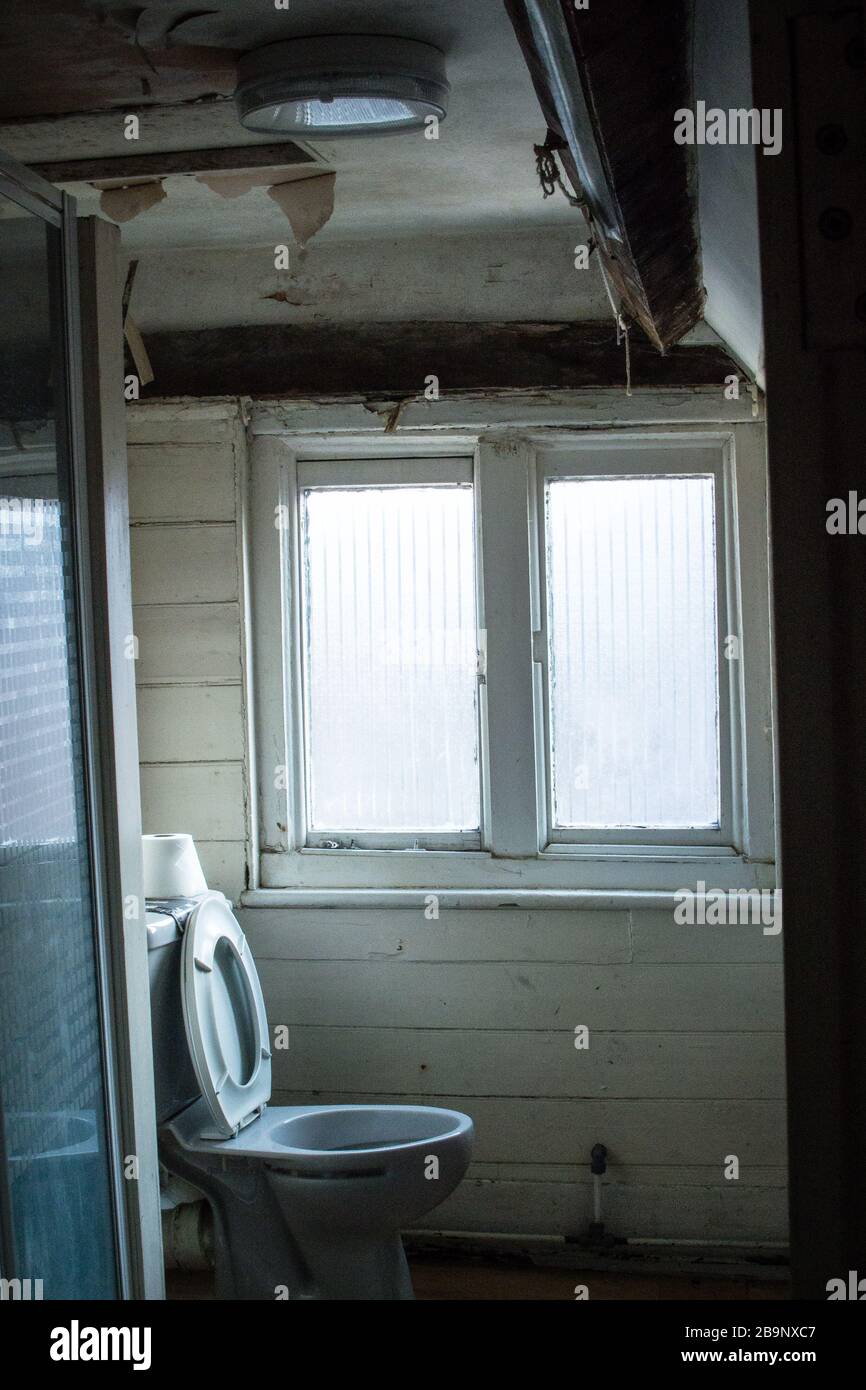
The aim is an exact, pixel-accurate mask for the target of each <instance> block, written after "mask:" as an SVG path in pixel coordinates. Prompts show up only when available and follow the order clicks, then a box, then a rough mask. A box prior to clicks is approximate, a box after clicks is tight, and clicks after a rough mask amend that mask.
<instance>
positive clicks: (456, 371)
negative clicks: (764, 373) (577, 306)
mask: <svg viewBox="0 0 866 1390" xmlns="http://www.w3.org/2000/svg"><path fill="white" fill-rule="evenodd" d="M147 347H148V352H149V354H150V358H151V361H152V363H153V372H154V382H153V385H152V387H151V388H150V389H149V390H148V392H147V393H146V394H147V395H148V396H150V395H154V396H222V395H233V396H237V395H244V396H254V397H260V398H270V397H276V396H288V395H293V394H307V395H309V394H311V393H312V394H316V393H324V394H341V393H342V394H346V393H348V394H351V393H358V392H362V393H363V392H367V393H371V392H375V393H381V394H392V393H393V394H395V395H398V396H400V395H403V396H407V397H411V396H414V395H423V393H424V389H425V382H426V379H427V378H428V377H429V375H430V374H431V373H432V374H434V375H437V376H438V378H439V385H440V389H441V390H442V391H443V392H448V391H455V390H494V389H505V388H507V389H522V388H540V389H543V388H549V389H560V390H567V389H578V388H581V387H610V386H616V385H617V383H621V384H622V387H623V396H625V385H626V364H625V356H624V353H623V350H622V347H618V346H617V343H616V335H615V333H614V332H613V327H612V325H611V323H610V322H608V321H604V322H602V323H438V322H436V323H434V322H428V321H423V322H413V323H387V324H369V325H355V326H351V327H350V326H348V325H335V326H330V327H328V326H323V325H320V324H315V325H313V326H301V325H290V324H287V325H285V326H282V325H276V324H270V325H261V324H260V325H256V326H255V327H242V326H239V327H232V328H210V329H199V330H195V331H191V332H177V333H171V332H169V333H165V332H163V333H148V334H147ZM732 372H736V367H735V366H734V364H733V363H732V362H731V359H730V358H729V357H728V356H727V354H726V353H725V352H724V351H723V350H722V349H721V348H719V347H716V346H714V345H706V344H701V345H696V346H689V347H677V348H674V349H672V350H671V352H670V353H668V354H667V355H666V356H664V357H662V356H660V355H659V353H658V352H657V351H656V350H655V349H654V347H653V346H652V345H651V344H650V343H648V342H647V340H646V339H645V338H644V337H643V336H642V335H640V334H636V335H635V340H634V341H633V343H632V353H631V375H632V382H633V384H634V386H635V388H639V387H646V386H660V387H665V386H668V387H669V386H681V387H690V386H706V385H718V388H719V397H720V398H721V397H722V395H723V389H724V381H725V377H726V376H728V375H729V374H730V373H732Z"/></svg>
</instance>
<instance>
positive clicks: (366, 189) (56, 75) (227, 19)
mask: <svg viewBox="0 0 866 1390" xmlns="http://www.w3.org/2000/svg"><path fill="white" fill-rule="evenodd" d="M205 9H206V10H207V13H201V11H199V12H198V13H195V12H193V10H192V7H191V6H190V5H189V4H187V5H183V4H177V3H173V4H172V3H162V4H152V5H145V6H134V5H129V4H125V3H117V4H114V3H111V2H110V0H107V2H106V3H101V4H96V3H93V4H87V3H85V0H36V3H35V4H34V3H33V0H30V3H29V4H27V5H25V4H23V3H21V0H11V3H10V4H9V6H8V9H7V8H4V10H3V13H2V16H0V25H2V27H3V32H4V45H3V48H2V49H0V78H2V82H0V90H2V94H3V95H2V100H0V122H2V120H3V118H5V119H6V120H7V121H8V120H9V118H10V117H12V116H13V115H14V116H15V117H16V119H15V121H14V123H13V124H11V125H10V124H6V125H5V126H3V125H2V124H0V145H2V146H3V147H4V148H6V149H8V151H9V153H11V154H13V155H14V156H15V157H16V158H18V159H20V160H21V161H22V162H24V163H28V164H32V165H37V166H46V165H51V164H54V163H56V162H59V161H63V162H68V161H70V160H80V159H85V158H86V159H90V160H107V159H112V158H117V159H119V158H123V157H127V158H128V157H129V156H130V155H131V154H132V153H133V152H134V153H135V154H136V155H146V154H149V153H155V152H159V151H162V152H170V151H173V152H178V151H185V150H207V149H211V150H213V149H230V150H239V151H240V152H241V154H240V155H239V156H238V160H237V162H236V163H235V167H234V171H233V172H236V171H238V170H242V169H243V159H242V152H243V150H244V149H245V148H254V147H255V146H256V145H258V144H265V143H268V141H269V140H271V139H272V137H268V136H261V137H257V136H255V135H252V134H251V133H249V132H247V131H245V130H244V129H243V128H242V127H241V125H240V123H239V121H238V118H237V115H236V113H235V109H234V104H233V102H232V101H231V100H230V98H229V95H228V94H229V93H230V92H231V90H232V88H233V62H234V57H235V55H236V54H237V52H238V51H240V50H243V49H248V48H250V47H255V46H257V45H259V44H262V43H267V42H270V41H273V40H274V39H277V38H281V37H291V36H292V35H299V34H305V33H323V32H331V33H338V32H357V33H377V32H378V33H399V34H401V35H404V36H406V37H408V38H418V39H422V40H425V41H427V42H432V43H434V44H436V45H437V46H439V47H440V48H442V49H443V50H444V52H445V53H446V57H447V66H448V76H449V80H450V82H451V85H452V99H451V107H450V110H449V114H448V117H447V119H446V121H445V122H444V123H443V125H442V129H441V133H440V138H439V139H438V140H427V139H425V138H424V135H423V133H420V132H419V133H416V134H414V135H403V136H397V137H388V136H385V137H379V138H374V139H369V138H367V139H362V140H355V139H342V140H339V141H330V142H324V141H323V142H317V144H316V146H315V148H314V149H312V151H310V153H311V154H312V156H313V158H314V159H315V161H316V167H315V169H314V170H309V169H307V170H302V171H301V172H300V173H299V174H297V175H296V177H306V176H308V175H309V174H310V173H317V174H321V173H323V172H326V171H327V172H329V173H333V174H335V175H336V188H335V200H334V214H333V218H332V219H331V220H330V225H329V226H328V228H327V236H328V237H329V238H330V239H331V240H336V239H341V240H343V241H349V240H351V241H357V240H360V239H363V238H366V237H381V236H388V237H403V236H425V235H458V234H461V233H471V232H473V231H475V230H481V229H484V230H489V231H490V232H494V231H496V230H497V229H503V230H504V229H506V228H510V229H515V228H519V227H527V228H529V227H538V228H542V227H550V226H560V227H564V226H569V225H571V226H575V225H576V226H577V227H578V228H579V229H580V228H581V227H582V223H581V219H580V218H579V215H578V216H576V214H575V211H574V209H572V208H569V206H568V204H567V203H566V202H565V200H564V199H556V200H553V199H550V200H546V201H545V200H544V199H543V198H542V196H541V192H540V189H539V184H538V179H537V176H536V171H535V163H534V157H533V150H532V147H533V144H534V142H536V141H537V140H539V139H540V138H541V137H542V135H543V121H542V118H541V114H540V112H539V109H538V103H537V101H536V99H535V94H534V92H533V88H532V82H531V80H530V77H529V74H528V72H527V71H526V67H525V64H524V62H523V59H522V55H521V53H520V49H519V46H518V45H517V43H516V41H515V38H514V34H513V32H512V30H511V26H510V24H509V22H508V18H507V16H506V14H505V11H504V7H503V5H502V3H501V0H477V3H474V4H472V5H467V4H466V3H465V0H387V2H386V3H382V0H379V3H376V0H330V3H327V4H325V3H322V0H291V4H290V7H289V8H288V10H279V11H278V10H276V9H275V8H274V6H273V4H271V3H268V4H264V3H262V4H257V5H250V3H249V0H216V3H212V4H211V5H210V6H205V5H202V6H201V10H205ZM9 11H12V13H11V14H10V13H9ZM18 11H20V16H19V14H18V13H16V12H18ZM40 12H41V15H42V18H41V19H39V18H38V15H39V14H40ZM75 13H77V16H78V24H77V26H76V24H75V23H74V22H73V14H75ZM55 15H57V16H59V17H62V23H60V24H59V27H57V28H55V25H54V17H55ZM28 16H29V18H28ZM10 20H12V21H13V23H12V25H11V26H10V24H9V21H10ZM10 27H11V28H12V29H14V31H15V33H14V35H13V36H12V37H11V38H10V39H9V41H8V42H7V41H5V39H6V31H7V29H8V28H10ZM46 32H49V33H50V34H51V38H50V39H49V40H48V46H47V49H46V40H45V33H46ZM40 34H41V37H40ZM151 45H152V46H151ZM94 52H95V53H96V54H97V55H98V60H97V59H96V58H94ZM202 54H204V55H205V57H207V55H208V54H210V55H211V59H212V62H210V63H208V62H205V63H204V65H202V62H201V55H202ZM86 55H89V56H86ZM49 61H50V63H51V67H52V69H53V74H52V81H51V82H50V83H48V84H47V87H49V88H52V87H53V89H54V90H50V91H49V90H45V91H44V92H43V91H42V89H41V88H40V86H39V84H38V83H37V84H36V89H35V91H31V90H30V87H31V84H30V82H29V80H26V79H25V78H24V77H23V76H22V74H25V73H27V72H28V70H29V71H30V72H32V71H34V70H35V69H42V68H44V67H45V66H46V65H47V62H49ZM151 68H155V69H156V72H153V71H151ZM16 71H17V73H18V74H19V76H18V81H17V85H16V80H15V73H16ZM85 78H86V80H87V85H85ZM142 83H145V84H146V85H147V88H148V92H149V95H147V96H145V95H144V92H143V86H142ZM25 89H26V90H25ZM27 92H29V95H27ZM127 112H134V113H136V114H137V115H138V116H139V121H140V131H139V138H138V139H137V140H136V141H135V142H134V143H133V142H131V141H129V140H127V139H126V138H125V135H124V128H123V120H122V116H123V114H126V113H127ZM50 113H55V114H57V113H66V118H65V119H61V120H59V121H56V122H53V123H46V122H45V121H44V119H40V120H33V119H23V120H22V119H21V118H22V117H30V118H32V117H34V116H37V115H38V116H40V117H44V116H46V115H48V114H50ZM73 113H74V114H73ZM294 148H297V147H294ZM290 167H291V166H290ZM100 174H101V176H102V180H104V179H110V178H111V177H112V175H111V171H110V170H108V171H105V170H99V169H97V171H96V175H97V176H95V177H94V179H93V180H92V181H79V182H73V183H66V184H65V186H68V187H69V188H70V191H71V192H73V193H74V194H75V196H76V197H77V199H78V201H79V205H80V210H81V211H82V212H83V213H90V212H93V211H95V210H97V208H98V204H99V197H98V195H95V194H94V190H93V188H92V187H91V186H90V184H91V182H99V181H100V178H99V177H98V176H99V175H100ZM151 177H152V176H151ZM268 186H270V185H268ZM266 187H267V186H265V185H262V186H255V185H254V186H252V188H251V189H250V191H249V193H248V194H246V195H244V196H239V197H237V198H236V199H234V200H233V201H232V204H231V207H230V209H225V210H224V209H222V208H221V207H220V204H219V203H218V201H217V199H216V197H215V196H214V194H213V190H212V188H209V187H207V186H206V185H205V184H203V183H200V182H197V181H196V180H194V179H181V177H180V176H178V175H177V174H173V175H171V176H170V177H169V178H167V179H166V180H165V181H164V191H165V193H166V195H167V196H166V198H165V199H164V200H161V201H160V202H159V205H158V206H157V205H156V204H154V205H153V206H152V207H151V209H150V210H149V211H148V212H147V213H145V214H143V215H142V216H141V217H140V218H134V219H132V220H129V221H128V222H127V224H126V227H125V234H124V244H125V245H126V246H127V247H128V249H129V251H130V253H133V254H140V253H143V252H146V251H147V250H148V249H149V248H160V249H164V248H166V247H178V248H181V247H196V246H197V247H210V246H219V247H229V246H242V245H264V244H266V243H267V242H268V241H276V240H279V239H280V236H281V235H283V236H284V235H285V219H284V217H283V216H281V209H280V202H281V201H282V197H281V198H278V199H276V200H274V199H268V197H267V193H266Z"/></svg>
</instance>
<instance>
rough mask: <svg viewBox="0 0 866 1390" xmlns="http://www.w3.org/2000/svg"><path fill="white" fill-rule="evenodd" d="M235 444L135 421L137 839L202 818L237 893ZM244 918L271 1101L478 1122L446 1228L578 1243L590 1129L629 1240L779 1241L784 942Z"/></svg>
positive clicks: (230, 433)
mask: <svg viewBox="0 0 866 1390" xmlns="http://www.w3.org/2000/svg"><path fill="white" fill-rule="evenodd" d="M221 411H222V417H221ZM243 458H244V453H243V440H242V435H241V432H240V430H239V427H238V424H237V420H236V419H234V418H232V414H231V412H229V413H228V415H226V412H225V411H224V410H222V408H221V407H219V406H210V407H206V408H205V413H204V417H203V418H199V417H197V415H196V412H195V411H194V410H192V411H190V410H187V411H184V410H182V409H180V410H179V411H178V413H177V415H176V416H175V417H174V418H168V417H166V415H165V412H164V408H159V407H157V408H156V409H149V408H147V407H136V409H135V411H134V416H133V423H132V425H131V430H130V467H131V470H132V479H131V505H132V516H133V536H132V540H133V565H134V573H133V584H134V594H135V598H136V631H137V635H138V637H139V640H140V656H139V663H138V664H139V723H140V737H141V749H142V752H141V756H142V787H143V800H144V824H145V830H149V831H153V830H178V829H184V830H189V831H191V832H192V834H193V835H195V837H196V839H197V841H198V843H199V848H200V851H201V853H202V859H203V861H204V863H205V867H206V871H207V873H208V874H209V876H210V882H211V886H213V887H218V888H222V889H223V891H225V892H226V893H227V894H228V895H229V896H230V897H233V898H235V899H236V898H237V897H238V894H239V892H240V891H241V889H242V887H243V883H244V872H245V856H246V843H247V837H248V835H249V825H250V813H249V807H248V804H247V789H248V787H249V777H248V769H247V768H246V766H245V761H244V759H245V745H246V738H245V717H246V716H245V710H246V700H245V688H244V683H243V682H244V661H245V657H244V647H245V630H244V623H243V589H244V574H243V566H242V564H241V563H240V560H239V555H240V550H239V546H238V524H239V518H240V516H241V511H240V510H239V509H238V499H240V498H241V496H242V493H241V491H240V489H239V487H238V483H239V481H240V474H241V472H242V469H243ZM239 915H240V917H241V921H242V924H243V927H244V930H245V932H246V933H247V936H248V938H249V940H250V943H251V945H252V948H253V950H254V952H255V955H256V959H257V961H258V964H259V971H260V974H261V977H262V984H263V988H264V991H265V997H266V1002H267V1007H268V1014H269V1018H270V1022H271V1024H272V1025H276V1024H287V1025H288V1026H289V1028H290V1039H291V1045H290V1048H289V1050H288V1051H282V1052H281V1051H277V1052H275V1054H274V1102H275V1103H277V1104H280V1103H284V1104H285V1103H289V1102H294V1101H302V1102H304V1101H310V1100H318V1101H331V1100H348V1101H353V1102H355V1101H363V1100H371V1099H376V1100H385V1101H390V1102H395V1101H406V1100H420V1101H423V1102H425V1103H442V1104H446V1105H452V1106H455V1107H457V1108H458V1109H462V1110H466V1111H467V1112H468V1113H469V1114H471V1115H472V1116H473V1118H474V1119H475V1122H476V1128H477V1143H476V1150H475V1158H474V1162H473V1165H472V1168H471V1170H470V1175H469V1179H468V1180H467V1182H465V1183H464V1184H463V1185H462V1187H461V1188H460V1189H459V1190H458V1192H457V1193H455V1194H454V1195H453V1196H452V1197H451V1198H450V1199H449V1200H448V1201H447V1202H446V1203H445V1204H444V1206H443V1207H442V1208H441V1209H440V1210H439V1211H438V1212H437V1213H436V1216H435V1224H436V1226H437V1227H438V1228H440V1229H447V1230H471V1229H474V1230H494V1231H506V1232H526V1233H533V1232H547V1233H557V1234H580V1233H582V1232H584V1231H585V1229H586V1225H587V1222H588V1220H589V1218H590V1213H591V1186H590V1183H589V1151H590V1149H591V1148H592V1146H593V1144H595V1143H597V1142H601V1143H604V1144H606V1145H607V1147H608V1149H609V1151H610V1165H611V1166H610V1170H609V1177H608V1180H607V1186H606V1193H605V1196H606V1220H607V1223H608V1227H609V1229H610V1230H611V1231H612V1232H614V1233H615V1234H619V1235H630V1236H662V1237H664V1236H667V1237H684V1238H702V1239H706V1240H710V1241H721V1240H737V1239H739V1240H755V1241H761V1242H766V1241H778V1240H783V1239H784V1238H785V1233H786V1216H785V1189H784V1167H783V1165H784V1162H785V1147H784V1145H785V1139H784V1133H785V1117H784V1104H783V1088H784V1072H783V1058H782V1031H781V1030H782V1003H781V990H782V982H781V967H780V959H781V950H780V940H781V938H779V937H765V936H763V935H762V934H761V932H760V930H759V929H756V928H754V927H724V928H716V929H713V928H704V929H701V928H699V927H691V928H689V927H677V926H676V925H675V924H674V922H673V917H672V912H671V911H661V910H658V909H656V910H649V909H646V908H643V907H639V906H633V907H630V908H629V907H610V908H607V909H602V908H599V909H586V908H584V909H582V910H575V911H563V910H559V909H557V910H539V911H526V910H521V909H518V908H494V909H481V910H476V911H462V910H451V911H448V910H443V912H442V915H441V917H440V919H439V921H438V922H437V921H427V920H425V917H424V912H423V905H422V904H421V903H419V906H418V908H417V909H399V910H394V909H390V910H383V909H378V910H364V909H345V908H342V909H306V908H305V909H299V908H293V909H276V908H275V909H261V908H247V909H241V911H240V914H239ZM581 1024H585V1025H587V1026H588V1027H589V1028H590V1047H589V1049H588V1050H587V1051H578V1050H576V1049H575V1047H574V1029H575V1027H576V1026H578V1025H581ZM728 1155H736V1156H738V1158H739V1160H740V1178H739V1180H738V1181H727V1180H725V1178H724V1176H723V1165H724V1162H725V1159H726V1157H727V1156H728Z"/></svg>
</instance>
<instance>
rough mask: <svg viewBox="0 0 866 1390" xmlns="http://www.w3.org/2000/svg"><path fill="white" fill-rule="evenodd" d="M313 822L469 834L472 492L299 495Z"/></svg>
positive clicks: (474, 822) (474, 757) (473, 785)
mask: <svg viewBox="0 0 866 1390" xmlns="http://www.w3.org/2000/svg"><path fill="white" fill-rule="evenodd" d="M302 533H303V548H304V556H303V559H304V609H305V612H304V620H305V641H304V648H305V672H304V685H305V715H306V735H307V749H306V752H307V788H308V802H309V805H308V816H309V823H310V827H311V829H312V830H358V831H381V832H386V833H398V832H404V831H408V832H412V831H417V832H422V831H431V832H437V831H441V832H445V831H465V830H476V829H477V828H478V826H479V823H480V796H479V777H478V716H477V677H476V667H477V655H476V651H477V641H476V627H477V624H476V610H475V561H474V521H473V499H472V489H471V488H470V487H460V486H453V487H452V486H449V487H393V488H351V489H349V488H343V489H341V488H322V489H317V488H311V489H309V490H307V491H305V492H304V494H303V515H302Z"/></svg>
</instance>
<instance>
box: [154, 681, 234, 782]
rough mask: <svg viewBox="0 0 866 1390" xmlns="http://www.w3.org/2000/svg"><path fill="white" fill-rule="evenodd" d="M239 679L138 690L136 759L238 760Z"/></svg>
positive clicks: (173, 761)
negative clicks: (137, 743) (138, 757)
mask: <svg viewBox="0 0 866 1390" xmlns="http://www.w3.org/2000/svg"><path fill="white" fill-rule="evenodd" d="M242 694H243V692H242V690H241V687H240V686H239V685H215V686H206V685H184V686H175V685H155V686H141V687H139V691H138V736H139V748H140V757H141V761H142V763H192V762H240V761H241V760H242V759H243V756H244V740H243V710H242V708H241V702H242Z"/></svg>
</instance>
